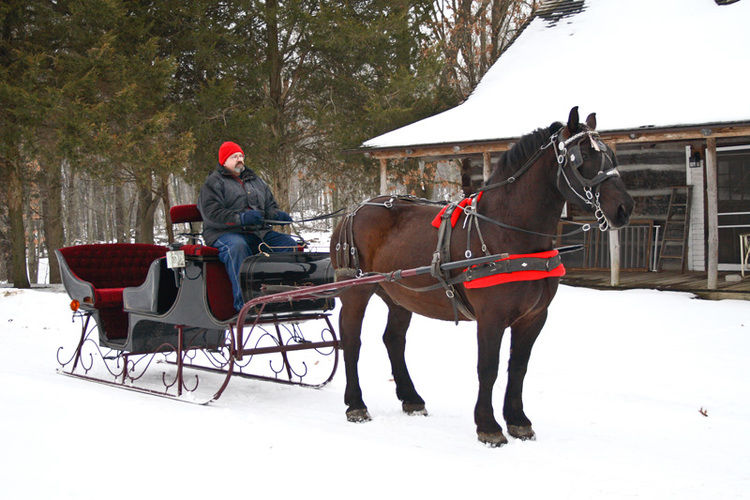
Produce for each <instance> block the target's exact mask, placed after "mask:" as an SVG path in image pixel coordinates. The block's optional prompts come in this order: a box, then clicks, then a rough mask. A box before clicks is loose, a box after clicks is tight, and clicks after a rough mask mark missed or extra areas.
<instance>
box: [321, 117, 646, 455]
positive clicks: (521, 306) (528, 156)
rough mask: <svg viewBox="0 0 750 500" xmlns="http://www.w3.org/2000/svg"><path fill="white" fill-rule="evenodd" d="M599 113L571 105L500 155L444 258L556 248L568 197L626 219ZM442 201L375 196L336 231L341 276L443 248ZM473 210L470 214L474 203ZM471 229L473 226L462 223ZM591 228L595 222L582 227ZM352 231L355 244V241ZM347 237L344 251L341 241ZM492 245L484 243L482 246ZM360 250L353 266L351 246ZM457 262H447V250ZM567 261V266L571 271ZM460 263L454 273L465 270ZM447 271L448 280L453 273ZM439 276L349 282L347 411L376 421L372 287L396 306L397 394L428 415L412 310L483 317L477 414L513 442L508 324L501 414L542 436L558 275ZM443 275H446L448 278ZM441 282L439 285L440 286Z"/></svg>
mask: <svg viewBox="0 0 750 500" xmlns="http://www.w3.org/2000/svg"><path fill="white" fill-rule="evenodd" d="M595 129H596V115H595V114H594V113H592V114H591V115H589V116H588V118H587V119H586V121H585V123H580V121H579V116H578V108H577V107H574V108H572V109H571V111H570V114H569V116H568V121H567V124H565V125H563V124H562V123H560V122H555V123H553V124H552V125H550V126H549V127H546V128H540V129H537V130H535V131H534V132H532V133H530V134H527V135H525V136H523V137H521V139H520V140H519V141H518V142H517V143H516V144H515V145H514V146H513V147H512V148H511V149H509V150H508V151H506V152H504V153H503V154H502V156H501V157H500V158H499V162H498V165H497V167H496V168H495V170H494V171H493V172H492V174H491V176H490V178H489V179H488V181H487V184H486V185H485V186H484V187H482V188H481V191H482V196H481V197H480V199H479V200H478V201H473V202H472V205H473V207H474V211H475V213H476V214H478V216H481V219H478V220H477V221H476V224H475V226H476V230H475V231H474V232H473V234H471V233H469V234H467V231H471V227H472V223H471V222H470V223H469V224H464V225H461V224H458V225H457V226H456V227H455V228H454V229H453V234H452V238H450V241H448V242H446V243H445V249H446V256H447V254H449V255H450V259H451V260H453V261H455V260H460V259H462V258H464V257H466V256H469V255H472V254H474V255H478V254H479V253H480V252H482V251H484V254H485V255H487V254H500V253H508V254H529V253H532V252H545V251H550V250H553V239H554V236H555V233H556V231H557V225H558V221H559V219H560V216H561V214H562V209H563V206H564V203H565V202H566V201H567V202H568V203H572V204H576V205H578V206H580V207H582V208H583V209H584V210H586V211H588V212H590V213H593V214H594V215H595V216H596V218H597V220H598V222H599V229H601V230H607V229H608V228H618V227H622V226H624V225H626V224H627V223H628V220H629V217H630V214H631V212H632V210H633V205H634V203H633V199H632V198H631V197H630V196H629V195H628V193H627V191H626V189H625V186H624V184H623V182H622V180H621V178H620V176H619V173H618V171H617V169H616V167H617V160H616V157H615V154H614V151H612V150H611V149H610V148H608V147H607V146H606V145H605V144H604V143H603V142H602V141H601V139H600V138H599V135H598V133H597V132H596V130H595ZM438 210H439V209H438V208H436V206H435V205H434V204H430V203H420V202H419V201H418V200H417V201H416V202H415V200H412V199H408V198H399V197H377V198H373V199H371V200H369V201H368V202H365V203H363V204H362V205H360V206H359V207H358V208H357V209H356V210H355V211H354V212H352V213H350V214H349V216H348V217H347V219H345V220H344V221H342V222H340V223H339V224H338V225H337V227H336V228H335V229H334V232H333V234H332V238H331V262H332V265H333V267H334V269H335V270H336V273H337V276H338V277H339V278H340V277H341V276H340V275H339V273H343V274H342V275H343V276H346V273H347V272H355V273H357V274H360V275H361V274H363V273H368V272H381V273H383V272H392V271H394V270H398V269H408V268H414V267H417V266H424V265H425V264H426V261H427V260H428V259H429V258H430V256H433V255H434V254H435V253H438V252H437V251H436V250H435V249H436V246H438V244H439V243H438V233H439V231H438V230H435V229H433V228H432V227H431V226H430V223H431V221H432V220H433V219H434V218H435V217H436V214H437V212H438ZM458 210H464V214H460V212H459V214H460V215H463V216H466V217H468V216H469V214H470V213H471V212H470V211H468V210H467V209H461V208H459V209H458ZM464 226H467V227H464ZM584 229H585V228H584ZM347 238H348V239H349V240H350V241H349V242H348V246H349V248H348V249H347ZM342 242H344V252H343V253H342V249H341V243H342ZM483 247H484V248H483ZM355 254H356V259H355V261H354V263H355V264H356V266H352V262H351V259H350V258H349V257H350V256H351V255H355ZM446 260H447V259H446ZM563 269H564V268H563ZM457 272H458V271H452V272H451V276H455V275H456V273H457ZM447 279H448V278H446V280H447ZM436 281H441V279H437V278H435V277H433V276H430V275H425V276H416V277H410V278H408V279H404V280H402V281H401V282H388V281H384V282H382V283H378V284H373V285H362V286H353V287H349V288H347V289H345V290H343V291H342V292H341V293H340V295H339V299H340V301H341V310H340V315H339V330H340V335H341V345H342V348H343V354H344V364H345V371H346V389H345V394H344V402H345V404H346V406H347V410H346V415H347V419H348V420H349V421H351V422H365V421H369V420H370V419H371V416H370V414H369V412H368V410H367V406H366V405H365V402H364V400H363V397H362V390H361V388H360V384H359V377H358V371H357V363H358V359H359V353H360V347H361V341H360V336H361V331H362V320H363V316H364V313H365V308H366V306H367V304H368V301H369V300H370V298H371V297H372V295H373V294H377V295H378V296H379V297H380V298H381V299H382V300H383V301H384V302H385V304H386V305H387V306H388V319H387V324H386V328H385V333H384V335H383V342H384V344H385V346H386V349H387V351H388V356H389V359H390V363H391V370H392V373H393V378H394V381H395V384H396V396H397V398H398V399H399V400H400V401H401V402H402V409H403V411H404V412H406V413H408V414H418V415H426V414H427V410H426V406H425V402H424V400H423V399H422V397H420V395H419V394H418V393H417V390H416V389H415V387H414V384H413V382H412V380H411V377H410V375H409V371H408V369H407V366H406V361H405V358H404V349H405V346H406V331H407V329H408V327H409V322H410V320H411V317H412V314H414V313H416V314H420V315H422V316H427V317H429V318H435V319H440V320H448V321H450V320H456V321H470V320H476V323H477V341H478V362H477V374H478V377H479V393H478V396H477V401H476V406H475V408H474V421H475V424H476V431H477V438H478V439H479V441H481V442H483V443H485V444H487V445H490V446H492V447H496V446H501V445H503V444H505V443H507V442H508V440H507V438H506V437H505V435H504V434H503V430H502V427H501V425H500V424H499V423H498V422H497V420H496V419H495V415H494V410H493V406H492V392H493V387H494V384H495V381H496V379H497V375H498V366H499V357H500V344H501V340H502V336H503V333H504V331H505V329H506V328H508V327H510V335H511V338H510V342H511V350H510V358H509V367H508V382H507V387H506V391H505V399H504V405H503V418H504V420H505V422H506V424H507V430H508V433H509V434H510V435H511V436H513V437H515V438H518V439H521V440H528V439H535V431H534V430H533V428H532V424H531V421H530V420H529V418H528V417H527V416H526V414H525V413H524V410H523V398H522V394H523V381H524V376H525V375H526V370H527V365H528V361H529V357H530V355H531V350H532V347H533V345H534V342H535V341H536V339H537V337H538V336H539V333H540V332H541V330H542V327H543V326H544V324H545V321H546V319H547V308H548V307H549V305H550V302H551V301H552V299H553V298H554V296H555V293H556V291H557V288H558V283H559V277H556V276H552V277H543V278H541V279H535V280H525V281H513V282H507V283H502V284H497V285H494V286H489V287H484V288H469V287H468V286H466V285H465V283H462V282H458V283H455V284H453V285H451V286H450V288H448V287H441V286H439V285H435V283H436ZM442 281H444V280H442ZM430 285H433V286H430ZM451 295H457V296H460V298H461V299H462V300H463V303H464V305H465V307H462V308H459V309H455V308H454V307H452V306H453V304H454V302H453V300H454V299H455V298H456V297H454V298H451Z"/></svg>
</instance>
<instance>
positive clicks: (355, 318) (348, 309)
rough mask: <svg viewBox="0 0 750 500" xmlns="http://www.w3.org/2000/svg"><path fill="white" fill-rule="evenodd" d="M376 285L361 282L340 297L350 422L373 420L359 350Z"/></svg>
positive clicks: (346, 392)
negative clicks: (365, 396) (364, 392)
mask: <svg viewBox="0 0 750 500" xmlns="http://www.w3.org/2000/svg"><path fill="white" fill-rule="evenodd" d="M373 291H374V287H371V286H358V287H352V288H350V289H348V290H346V291H345V292H344V293H342V294H341V296H340V297H339V298H340V300H341V313H340V314H339V332H340V334H341V345H342V346H343V349H344V367H345V369H346V390H345V392H344V403H346V406H347V410H346V418H347V420H349V421H350V422H366V421H368V420H370V414H369V413H368V411H367V406H365V402H364V400H363V399H362V389H361V387H360V385H359V372H358V370H357V364H358V362H359V350H360V347H361V346H362V341H361V338H360V337H361V336H362V320H363V318H364V316H365V309H366V308H367V303H368V302H369V300H370V297H371V296H372V293H373Z"/></svg>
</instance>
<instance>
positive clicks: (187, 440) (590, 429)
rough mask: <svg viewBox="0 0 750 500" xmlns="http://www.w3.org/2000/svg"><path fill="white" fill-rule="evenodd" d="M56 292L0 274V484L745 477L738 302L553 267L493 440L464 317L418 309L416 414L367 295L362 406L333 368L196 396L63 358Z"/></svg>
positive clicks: (78, 493)
mask: <svg viewBox="0 0 750 500" xmlns="http://www.w3.org/2000/svg"><path fill="white" fill-rule="evenodd" d="M68 302H69V300H68V297H67V295H66V294H65V293H64V292H62V291H61V290H60V289H59V288H57V289H44V290H39V289H37V290H27V291H19V290H15V289H10V288H4V289H0V324H2V326H3V328H2V332H1V333H0V397H1V398H2V403H1V404H2V409H1V410H0V443H1V445H0V449H2V453H1V455H0V498H3V499H22V498H44V499H51V498H55V499H57V498H75V499H84V498H107V499H109V498H183V497H184V498H215V497H219V496H223V495H230V496H233V497H236V496H239V497H245V498H249V497H255V498H266V497H272V498H291V499H295V498H365V499H367V498H406V497H410V496H419V497H427V498H432V497H435V498H451V497H454V496H458V495H460V497H461V498H469V497H470V496H471V495H473V494H481V495H486V496H488V497H490V498H495V497H497V498H501V497H507V498H574V499H579V498H712V499H713V498H722V499H723V498H747V497H750V452H749V451H748V450H750V432H749V431H748V429H749V428H750V368H749V366H750V364H749V363H748V354H749V353H750V303H747V302H741V301H729V300H725V301H720V302H709V301H702V300H696V299H693V298H691V296H690V295H688V294H681V293H665V292H655V291H647V290H638V291H619V292H611V291H594V290H589V289H584V288H571V287H566V286H563V287H561V289H560V292H559V294H558V296H557V298H556V300H555V301H554V302H553V305H552V307H551V311H550V319H549V321H548V323H547V326H546V328H545V330H544V331H543V333H542V335H541V337H540V339H539V341H538V343H537V345H536V348H535V351H534V353H533V355H532V359H531V364H530V369H529V374H528V376H527V382H526V391H525V403H526V409H527V414H528V415H529V417H530V418H531V419H532V421H533V423H534V428H535V430H536V432H537V436H538V437H537V440H536V441H533V442H523V441H519V440H515V439H512V438H511V439H510V443H509V444H508V445H506V446H504V447H502V448H499V449H491V448H487V447H485V446H484V445H482V444H480V443H479V442H478V441H477V440H476V436H475V431H474V423H473V419H472V410H473V405H474V401H475V396H476V390H477V380H476V374H475V363H476V353H475V351H476V340H475V335H474V325H473V324H469V323H467V324H462V325H460V326H459V327H454V326H453V324H452V323H448V322H439V321H433V320H428V319H425V318H415V320H414V321H413V322H412V327H411V330H410V335H409V337H408V345H407V360H408V361H409V363H410V369H411V372H412V376H413V378H414V381H415V384H416V386H417V389H418V390H419V391H420V393H421V395H422V396H423V397H424V398H425V400H426V401H427V408H428V410H429V412H430V415H429V416H428V417H409V416H406V415H404V414H402V413H401V410H400V404H399V402H398V401H397V400H396V397H395V394H394V385H393V382H392V381H391V380H390V378H391V376H390V368H389V364H388V361H387V356H386V353H385V348H384V347H383V346H382V343H381V341H380V335H381V334H382V329H383V327H384V311H385V306H384V305H383V304H382V303H381V302H379V301H376V300H374V301H373V302H372V303H371V305H370V308H369V309H368V314H367V317H366V330H365V333H364V335H363V343H364V345H363V350H362V360H361V364H360V366H361V378H362V387H363V391H364V395H365V401H366V402H367V403H368V406H369V408H370V413H371V414H372V416H373V421H372V422H369V423H366V424H350V423H348V422H346V419H345V417H344V409H345V407H344V404H343V389H344V373H343V370H341V369H340V370H339V371H338V373H337V374H336V377H335V378H334V380H333V382H331V383H330V384H329V385H328V386H326V387H324V388H323V389H319V390H315V389H306V388H298V387H287V386H279V385H276V384H270V383H264V382H257V381H248V380H241V379H233V380H232V382H231V384H230V386H229V388H228V389H227V391H226V392H225V394H224V396H223V397H222V398H221V399H220V400H219V401H218V402H216V403H214V404H213V405H210V406H205V407H204V406H196V405H190V404H184V403H180V402H175V401H170V400H165V399H162V398H157V397H152V396H146V395H141V394H136V393H132V392H130V391H124V390H119V389H114V388H110V387H105V386H101V385H97V384H91V383H86V382H83V381H79V380H76V379H72V378H68V377H64V376H61V375H58V374H56V373H55V368H56V361H55V352H56V349H57V347H58V346H59V345H66V346H67V347H68V349H72V348H74V343H75V341H76V329H77V324H73V323H71V319H70V311H69V309H68ZM507 350H508V342H507V338H506V342H505V343H504V349H503V356H504V358H506V359H507ZM504 384H505V379H504V371H503V373H501V376H500V378H499V381H498V388H497V390H496V391H495V401H496V403H495V406H496V410H497V411H498V413H499V412H500V408H501V405H502V393H503V389H504ZM701 409H704V410H705V412H707V415H708V416H704V415H702V414H701V413H700V411H699V410H701Z"/></svg>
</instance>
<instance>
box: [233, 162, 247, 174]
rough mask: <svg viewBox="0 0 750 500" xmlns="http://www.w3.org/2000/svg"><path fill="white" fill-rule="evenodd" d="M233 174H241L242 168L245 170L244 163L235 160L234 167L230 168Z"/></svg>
mask: <svg viewBox="0 0 750 500" xmlns="http://www.w3.org/2000/svg"><path fill="white" fill-rule="evenodd" d="M232 170H233V171H234V173H235V174H241V173H242V171H243V170H245V164H244V163H242V162H237V163H235V165H234V168H233V169H232Z"/></svg>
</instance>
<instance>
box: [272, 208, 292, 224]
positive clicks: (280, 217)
mask: <svg viewBox="0 0 750 500" xmlns="http://www.w3.org/2000/svg"><path fill="white" fill-rule="evenodd" d="M274 220H280V221H284V222H292V218H291V217H290V216H289V214H288V213H286V212H284V211H282V210H279V211H277V212H276V217H274Z"/></svg>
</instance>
